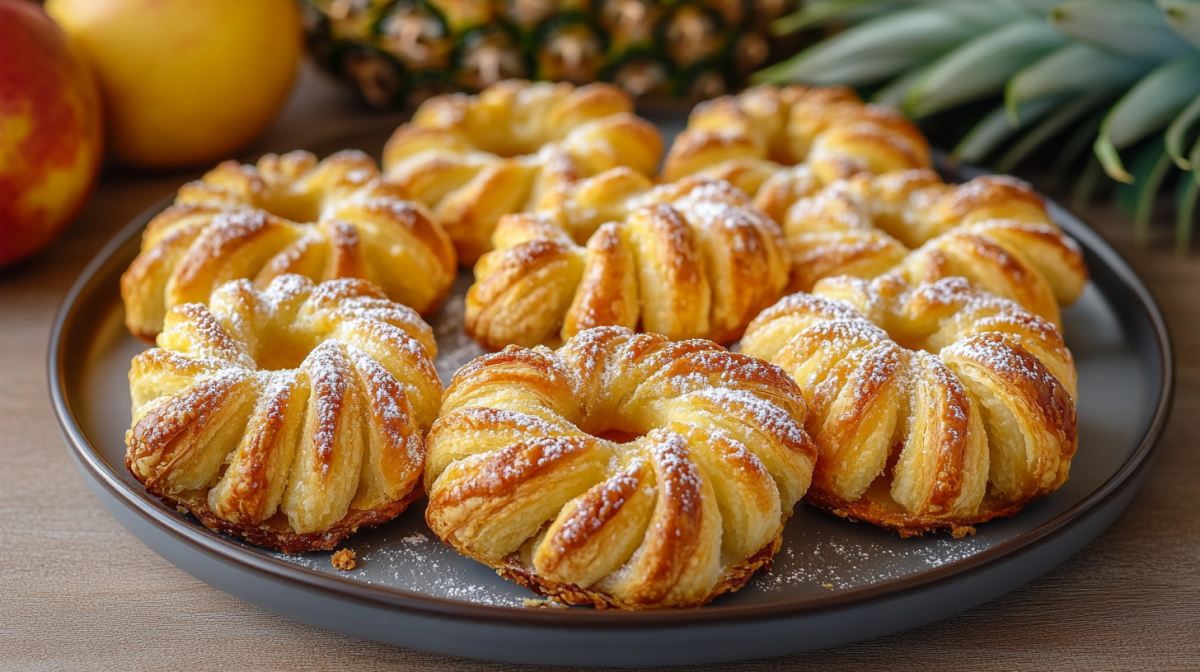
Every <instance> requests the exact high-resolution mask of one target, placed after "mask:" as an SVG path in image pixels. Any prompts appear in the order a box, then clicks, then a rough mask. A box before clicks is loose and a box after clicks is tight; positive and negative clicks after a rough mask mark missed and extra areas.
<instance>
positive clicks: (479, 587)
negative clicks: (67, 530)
mask: <svg viewBox="0 0 1200 672" xmlns="http://www.w3.org/2000/svg"><path fill="white" fill-rule="evenodd" d="M384 138H386V133H377V132H365V133H362V134H360V135H358V136H350V137H346V138H341V139H340V141H339V143H338V144H337V145H335V146H334V147H333V148H336V147H347V146H349V147H362V148H364V149H368V150H372V149H377V148H379V147H382V144H383V140H384ZM318 149H326V148H320V147H319V148H318ZM318 153H328V152H320V151H319V152H318ZM968 176H969V175H951V176H950V177H957V178H962V177H968ZM165 205H166V203H161V204H159V205H158V206H156V207H155V208H152V209H151V210H150V211H147V212H146V213H145V214H143V215H142V216H141V217H139V218H138V219H137V220H136V221H134V222H132V223H131V224H130V225H129V227H128V228H127V229H125V230H124V231H123V232H122V233H121V234H120V235H118V236H117V237H116V239H114V240H113V241H112V242H111V243H110V244H109V245H108V246H107V247H105V248H104V249H103V250H102V251H101V252H100V254H99V255H98V256H97V257H96V259H95V260H94V261H93V262H92V263H91V264H90V265H89V266H88V268H87V269H86V270H85V271H84V272H83V275H82V276H81V277H80V278H79V281H78V282H77V283H76V284H75V286H74V288H73V289H72V290H71V292H70V294H69V295H68V296H67V298H66V301H65V302H64V304H63V307H62V309H61V312H60V313H59V316H58V319H57V321H56V323H55V326H54V331H53V333H52V336H51V345H50V353H49V376H50V387H51V394H52V396H53V401H54V405H55V410H56V411H57V414H58V418H59V421H60V423H61V425H62V429H63V433H64V435H65V437H66V440H67V445H68V448H69V450H70V452H71V456H72V458H73V459H74V460H75V463H76V465H77V466H78V467H79V470H80V472H81V473H82V474H83V476H84V478H85V479H86V480H87V482H88V484H89V485H90V486H91V488H92V490H93V491H94V492H95V493H96V495H97V497H99V498H100V500H101V501H102V502H103V503H104V505H105V506H106V507H107V508H108V510H109V511H111V512H112V514H113V515H114V516H115V517H116V518H117V519H118V520H120V521H121V523H122V524H124V525H125V526H126V527H127V528H129V530H130V531H132V532H133V533H134V534H135V535H137V537H138V538H140V539H141V540H142V541H143V542H145V543H146V545H147V546H149V547H150V548H152V549H154V550H155V551H156V552H158V553H159V554H160V555H162V556H163V557H165V558H167V559H168V560H170V561H171V562H173V563H175V564H176V565H178V566H179V567H181V568H182V569H184V570H185V571H187V572H189V573H191V574H192V575H194V576H196V577H198V578H200V579H201V580H203V581H205V582H207V583H209V584H210V585H213V586H215V587H217V588H219V589H221V590H224V591H226V592H228V593H230V594H232V595H235V596H237V597H239V598H241V599H244V600H247V601H249V602H252V603H254V604H257V605H259V606H261V607H263V608H265V609H268V610H271V611H273V612H276V613H278V614H282V615H284V616H288V617H290V618H294V619H296V620H299V621H303V622H305V623H311V624H313V625H317V626H319V627H322V628H327V629H330V630H337V631H339V632H344V633H348V634H351V635H356V636H359V637H364V638H368V639H374V640H378V641H381V642H390V643H394V644H398V645H401V646H406V647H412V648H417V649H424V650H428V651H436V652H441V653H449V654H454V655H459V656H469V657H476V658H484V659H491V660H502V661H515V662H533V663H559V664H596V665H618V664H623V665H653V664H673V663H700V662H717V661H722V660H732V659H745V658H757V657H765V656H774V655H779V654H784V653H790V652H795V651H803V650H807V649H815V648H821V647H826V646H832V645H835V644H841V643H844V642H851V641H855V640H861V639H866V638H870V637H876V636H879V635H883V634H886V633H891V632H896V631H899V630H904V629H906V628H911V627H914V626H918V625H921V624H924V623H928V622H930V621H933V620H936V619H939V618H944V617H946V616H949V615H951V614H954V613H957V612H960V611H963V610H965V609H969V608H970V607H973V606H975V605H978V604H981V603H983V602H986V601H988V600H991V599H993V598H995V597H997V596H999V595H1001V594H1003V593H1005V592H1008V591H1010V590H1012V589H1014V588H1016V587H1017V586H1019V585H1021V584H1023V583H1025V582H1026V581H1029V580H1030V579H1032V578H1034V577H1036V576H1038V575H1040V574H1042V573H1044V572H1046V571H1047V570H1049V569H1050V568H1051V567H1054V566H1055V565H1057V564H1058V563H1060V562H1062V561H1063V560H1065V559H1066V558H1067V557H1068V556H1070V555H1071V554H1072V553H1074V552H1075V551H1077V550H1078V549H1079V548H1081V547H1082V546H1083V545H1084V544H1086V543H1088V542H1089V541H1090V540H1092V539H1093V538H1094V537H1095V536H1096V535H1097V534H1099V533H1100V532H1101V531H1102V530H1103V529H1104V528H1105V527H1106V526H1107V525H1108V524H1109V523H1110V522H1111V521H1112V520H1113V519H1114V518H1115V517H1116V516H1117V514H1118V513H1120V511H1121V510H1122V509H1124V508H1125V506H1126V505H1127V504H1128V502H1129V500H1130V499H1131V498H1132V497H1133V494H1134V492H1135V491H1136V490H1137V487H1138V486H1139V485H1140V483H1141V481H1142V479H1143V477H1144V475H1145V473H1146V471H1147V467H1148V466H1149V462H1150V458H1151V457H1152V455H1153V448H1154V443H1155V440H1156V439H1157V437H1158V435H1159V432H1160V431H1161V429H1162V427H1163V424H1164V423H1165V421H1166V417H1167V412H1168V409H1169V407H1170V396H1171V390H1172V363H1171V352H1170V346H1169V343H1168V340H1167V332H1166V329H1165V327H1164V325H1163V321H1162V317H1161V316H1160V315H1159V312H1158V309H1157V307H1156V306H1155V305H1154V301H1153V299H1152V298H1151V297H1150V295H1149V294H1148V292H1147V291H1146V289H1145V287H1143V285H1142V283H1141V282H1140V281H1139V280H1138V279H1137V277H1136V276H1135V275H1134V274H1133V272H1132V271H1131V270H1130V269H1129V267H1128V266H1126V265H1125V263H1124V262H1123V261H1122V260H1121V259H1120V257H1119V256H1118V255H1117V254H1116V253H1115V252H1113V250H1112V249H1111V248H1110V247H1108V245H1106V244H1105V243H1104V242H1103V241H1101V240H1100V238H1099V237H1097V236H1096V235H1095V234H1094V233H1093V232H1092V231H1091V230H1090V229H1088V228H1087V227H1086V226H1084V225H1083V224H1082V223H1081V222H1079V221H1078V220H1077V219H1075V218H1074V217H1072V216H1071V215H1069V214H1068V213H1067V212H1065V211H1064V210H1062V209H1061V208H1058V207H1056V206H1052V207H1053V214H1054V216H1055V218H1056V219H1057V220H1058V221H1059V222H1060V223H1061V224H1062V226H1063V227H1064V228H1065V229H1066V230H1067V231H1068V232H1069V233H1070V234H1071V235H1072V236H1074V237H1075V239H1076V240H1078V241H1079V242H1080V243H1081V244H1082V245H1083V247H1084V249H1085V251H1086V254H1087V262H1088V266H1089V268H1090V270H1091V274H1092V281H1091V283H1090V284H1089V285H1088V287H1087V290H1086V292H1085V293H1084V295H1083V298H1082V299H1081V300H1080V301H1079V302H1078V303H1077V304H1076V305H1074V306H1072V307H1071V308H1069V309H1067V310H1066V312H1065V314H1064V319H1065V323H1066V334H1067V343H1068V345H1069V346H1070V347H1071V349H1072V351H1073V352H1074V354H1075V357H1076V363H1077V365H1078V367H1079V390H1080V392H1079V396H1080V399H1079V407H1078V417H1079V452H1078V455H1077V456H1076V457H1075V460H1074V462H1073V464H1072V469H1071V479H1070V481H1068V482H1067V484H1066V485H1065V486H1064V487H1063V488H1062V489H1060V490H1059V491H1058V492H1056V493H1054V494H1053V495H1051V496H1049V497H1047V498H1045V499H1043V500H1041V501H1039V502H1037V503H1035V504H1033V505H1031V506H1029V507H1028V508H1026V509H1025V511H1023V512H1022V513H1021V514H1020V515H1018V516H1016V517H1015V518H1012V519H1008V520H999V521H994V522H991V523H987V524H984V525H981V526H979V532H978V534H976V535H975V536H973V537H968V538H965V539H953V538H950V537H947V536H930V537H926V538H921V539H907V540H905V539H900V538H899V537H898V536H896V535H894V534H891V533H888V532H885V531H882V530H879V529H876V528H873V527H870V526H867V525H856V524H851V523H847V522H845V521H843V520H840V519H837V518H834V517H831V516H828V515H825V514H822V513H820V512H818V511H816V510H814V509H812V508H809V507H805V506H801V507H799V508H798V511H797V515H796V516H795V517H794V518H792V520H791V521H790V522H789V523H788V525H787V529H786V533H785V535H784V545H783V549H782V550H781V551H780V553H779V555H778V556H777V557H776V559H775V562H774V568H773V570H772V571H771V572H769V573H761V574H760V575H759V576H757V577H755V578H754V579H753V580H751V582H750V583H749V584H748V585H747V586H746V587H745V588H744V589H743V590H741V591H739V592H737V593H735V594H733V595H727V596H724V597H721V598H720V599H718V600H716V601H714V602H713V603H712V604H710V605H708V606H706V607H703V608H700V609H692V610H684V611H671V612H657V613H610V612H597V611H594V610H591V609H569V610H558V609H529V608H526V607H524V606H523V599H524V598H527V597H533V595H532V594H531V593H529V592H527V591H525V590H523V589H521V588H518V587H516V586H514V585H512V584H510V583H508V582H506V581H504V580H502V579H500V578H499V577H498V576H496V575H495V574H494V573H492V572H491V571H490V570H489V569H487V568H486V567H484V566H482V565H479V564H477V563H475V562H474V561H472V560H469V559H467V558H464V557H461V556H459V555H457V554H456V553H455V552H453V551H452V550H451V549H450V548H449V547H447V546H444V545H443V544H441V543H440V542H439V541H438V540H437V539H436V538H435V537H434V536H433V535H432V534H431V533H430V532H429V531H428V529H427V528H426V527H425V523H424V519H423V506H420V505H418V506H414V507H413V508H411V509H410V510H409V511H407V512H405V513H404V514H403V515H402V516H400V517H399V518H398V519H396V520H395V521H393V522H392V523H390V524H388V525H386V526H384V527H382V528H380V529H376V530H371V531H366V532H363V533H360V534H358V535H356V536H354V537H352V538H351V539H350V540H348V542H347V543H346V544H345V546H346V547H348V548H352V549H354V550H355V551H356V553H357V554H358V559H359V567H360V568H359V569H356V570H354V571H353V572H350V573H339V572H335V571H334V570H333V568H332V567H331V565H330V558H329V554H328V553H314V554H310V555H305V556H285V555H282V554H278V553H273V552H268V551H264V550H261V549H258V548H254V547H250V546H247V545H245V544H242V543H239V542H237V541H234V540H232V539H229V538H227V537H223V536H220V535H217V534H214V533H212V532H210V531H208V530H207V529H205V528H204V527H203V526H201V525H200V524H199V523H198V522H197V521H196V520H194V519H193V518H191V517H188V516H184V515H181V514H179V513H178V512H176V511H174V510H172V509H169V508H167V507H166V506H164V505H163V504H162V503H161V502H159V501H158V500H157V499H156V498H153V497H151V496H148V495H147V494H146V492H145V490H144V489H143V488H142V487H141V486H140V485H139V484H138V483H137V482H136V481H134V480H133V478H132V477H131V476H130V475H129V473H128V472H127V471H126V470H125V467H124V462H123V459H124V451H125V446H124V442H123V438H124V432H125V430H126V429H127V428H128V426H129V424H128V423H129V408H130V403H129V392H128V382H127V377H126V375H127V372H128V368H129V361H130V358H131V357H132V356H133V355H134V354H136V353H137V352H138V351H140V350H141V349H142V348H143V347H144V346H143V345H142V344H141V343H139V342H138V341H136V340H135V339H133V338H132V337H130V336H129V335H128V334H127V333H126V332H125V329H124V327H123V325H122V320H123V313H122V308H121V304H120V297H119V293H118V278H119V277H120V274H121V272H122V271H123V270H124V269H125V267H126V266H127V265H128V264H129V262H130V261H131V260H132V259H133V257H134V256H135V255H136V253H137V248H138V241H139V234H140V232H141V230H142V228H143V226H144V225H145V223H146V222H147V221H148V220H149V219H150V218H151V217H152V216H153V215H154V214H155V213H157V212H158V211H159V210H161V209H162V208H163V207H165ZM469 282H470V278H469V276H468V275H467V274H463V275H462V276H461V277H460V278H459V282H458V284H457V285H456V291H455V293H454V295H453V296H452V297H451V298H450V299H449V301H448V302H447V304H446V306H445V307H444V308H443V309H442V311H441V312H440V313H439V314H438V315H437V316H436V317H434V318H433V320H432V322H433V324H434V326H435V329H436V332H437V338H438V342H439V346H440V348H441V350H442V352H443V355H442V357H440V358H439V362H438V366H439V370H440V372H441V374H442V377H443V379H444V380H447V381H448V380H449V378H450V376H451V375H452V374H453V372H454V370H455V369H456V368H457V367H458V366H459V365H461V364H462V363H463V362H465V361H467V360H469V359H470V358H471V357H473V356H475V355H477V354H479V350H478V349H477V348H476V346H475V345H474V344H473V343H471V342H470V341H469V339H467V338H466V337H465V336H464V335H463V334H462V328H461V327H462V297H463V294H464V292H465V291H466V287H467V286H468V285H469Z"/></svg>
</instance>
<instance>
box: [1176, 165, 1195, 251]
mask: <svg viewBox="0 0 1200 672" xmlns="http://www.w3.org/2000/svg"><path fill="white" fill-rule="evenodd" d="M1190 177H1191V179H1187V178H1188V176H1186V175H1185V176H1184V178H1185V179H1182V180H1180V181H1179V191H1178V195H1177V196H1176V201H1175V249H1176V251H1178V252H1179V253H1180V254H1183V253H1185V252H1187V251H1188V249H1189V248H1190V247H1191V246H1192V225H1193V223H1194V222H1195V220H1196V197H1197V195H1200V173H1197V172H1196V171H1194V170H1193V171H1192V172H1191V174H1190Z"/></svg>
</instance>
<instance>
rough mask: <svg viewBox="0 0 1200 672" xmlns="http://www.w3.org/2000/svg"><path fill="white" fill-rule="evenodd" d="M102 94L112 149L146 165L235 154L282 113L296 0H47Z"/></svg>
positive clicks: (294, 45)
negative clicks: (280, 110) (278, 112)
mask: <svg viewBox="0 0 1200 672" xmlns="http://www.w3.org/2000/svg"><path fill="white" fill-rule="evenodd" d="M46 10H47V11H48V12H49V13H50V15H51V16H53V17H54V18H55V19H56V20H57V21H58V22H59V23H60V24H61V25H62V27H63V28H64V29H65V30H66V31H67V34H68V35H70V36H71V38H72V39H73V40H74V41H75V43H76V44H77V45H78V46H79V47H80V48H81V50H82V51H83V52H84V54H85V55H86V56H87V58H88V60H89V61H90V62H91V65H92V68H93V70H94V71H95V73H96V78H97V81H98V83H99V86H100V92H101V95H102V97H103V99H104V106H105V115H106V118H107V122H108V143H109V149H110V151H111V152H112V153H113V154H114V155H115V156H116V157H117V158H119V159H120V160H122V161H124V162H126V163H129V164H132V165H136V166H142V167H173V166H187V165H197V164H206V163H211V162H213V161H215V160H218V159H224V158H228V157H229V156H230V155H231V154H233V153H234V152H235V151H237V150H238V149H239V148H241V147H243V146H244V145H246V144H247V143H248V142H250V141H251V140H252V139H253V138H254V137H255V136H256V135H258V134H259V133H260V132H261V131H262V130H263V128H264V127H266V125H267V124H268V123H269V122H270V121H271V119H272V118H273V117H274V116H275V113H276V112H277V111H278V110H279V108H280V106H282V105H283V103H284V101H285V100H286V98H287V95H288V92H289V91H290V90H291V87H292V81H293V79H294V78H295V74H296V68H297V66H298V65H299V62H300V56H301V54H302V52H303V30H302V26H301V23H300V13H299V9H298V7H297V6H296V3H295V0H48V2H47V3H46Z"/></svg>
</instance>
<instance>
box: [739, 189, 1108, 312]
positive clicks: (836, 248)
mask: <svg viewBox="0 0 1200 672" xmlns="http://www.w3.org/2000/svg"><path fill="white" fill-rule="evenodd" d="M794 174H795V173H794V171H793V172H792V173H791V174H788V173H783V174H780V175H777V176H776V177H773V178H772V180H780V179H783V180H790V179H792V176H794ZM810 185H811V182H810ZM781 191H783V192H785V193H787V194H789V196H787V197H782V198H780V195H779V192H778V191H775V190H772V189H770V188H767V187H764V189H763V190H761V191H760V192H759V197H758V198H757V199H756V202H757V203H758V205H759V206H760V207H763V208H766V209H767V210H768V211H770V212H772V213H774V215H775V216H777V217H780V219H779V221H780V222H782V223H783V227H784V233H785V235H786V236H787V241H788V250H789V253H790V255H791V263H792V266H791V268H792V271H791V281H790V283H789V288H790V289H791V290H793V291H797V290H799V291H808V290H810V289H811V288H812V286H813V284H814V283H815V282H816V281H817V280H819V279H821V278H824V277H830V276H836V275H854V276H858V277H865V278H870V277H874V276H877V275H879V274H880V273H884V272H889V271H890V272H894V273H898V274H900V275H901V276H903V277H904V278H905V279H907V280H908V281H909V282H910V283H912V284H920V283H926V282H932V281H934V280H938V279H940V278H943V277H950V276H961V277H965V278H967V279H969V280H970V281H971V282H973V283H974V284H976V285H977V286H979V287H981V288H983V289H985V290H987V291H989V292H991V293H993V294H996V295H997V296H1002V297H1004V298H1007V299H1012V300H1013V301H1016V302H1017V303H1020V304H1021V305H1022V306H1024V307H1025V308H1026V309H1028V310H1030V311H1031V312H1033V313H1034V314H1036V315H1038V316H1039V317H1042V318H1045V319H1047V320H1049V321H1050V322H1053V323H1054V324H1056V325H1059V324H1061V321H1060V318H1059V305H1060V304H1063V305H1067V304H1070V303H1072V302H1074V301H1075V300H1076V299H1077V298H1078V297H1079V295H1080V293H1081V292H1082V291H1083V288H1084V285H1085V284H1086V282H1087V277H1088V274H1087V266H1086V265H1085V264H1084V261H1083V254H1082V253H1081V251H1080V249H1079V246H1078V245H1076V244H1075V242H1074V241H1072V240H1071V239H1070V238H1068V237H1066V236H1065V235H1063V234H1062V232H1061V231H1059V229H1058V226H1057V225H1056V224H1054V221H1053V220H1052V219H1051V218H1050V215H1049V213H1048V212H1047V211H1046V207H1045V203H1044V202H1043V200H1042V198H1041V196H1039V195H1038V194H1037V193H1035V192H1034V191H1033V189H1032V188H1030V186H1029V185H1028V184H1026V183H1025V182H1022V181H1020V180H1018V179H1015V178H1012V177H1007V176H1002V175H988V176H984V177H978V178H975V179H973V180H971V181H970V182H966V183H964V184H961V185H948V184H945V183H944V182H942V180H941V178H939V177H938V176H937V174H936V173H934V172H933V171H931V170H908V171H901V172H895V173H889V174H886V175H879V176H871V175H866V174H859V175H856V176H854V177H852V178H850V179H847V180H838V181H836V182H834V183H832V184H830V185H828V186H826V187H823V188H820V189H812V190H811V191H808V192H806V190H804V189H800V188H789V189H787V190H781ZM792 197H795V198H794V200H793V198H792ZM776 199H779V200H776ZM780 212H782V213H783V214H782V216H780V214H779V213H780Z"/></svg>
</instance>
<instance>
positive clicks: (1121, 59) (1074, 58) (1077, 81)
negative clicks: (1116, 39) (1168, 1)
mask: <svg viewBox="0 0 1200 672" xmlns="http://www.w3.org/2000/svg"><path fill="white" fill-rule="evenodd" d="M1151 67H1153V63H1150V62H1147V61H1143V60H1138V59H1132V58H1128V57H1125V56H1119V55H1117V54H1114V53H1112V52H1109V51H1106V50H1104V49H1099V48H1097V47H1093V46H1091V45H1087V44H1069V45H1067V46H1065V47H1062V48H1061V49H1058V50H1056V51H1054V52H1053V53H1051V54H1049V55H1047V56H1045V57H1043V58H1041V59H1039V60H1038V61H1037V62H1036V63H1034V64H1032V65H1030V66H1028V67H1026V68H1025V69H1023V70H1021V71H1020V72H1018V73H1017V74H1016V75H1014V76H1013V78H1012V79H1011V80H1009V82H1008V86H1007V87H1005V90H1004V103H1005V105H1007V107H1008V111H1009V115H1010V116H1011V117H1012V119H1013V123H1016V122H1017V120H1018V119H1019V116H1018V115H1017V109H1018V107H1019V106H1020V105H1021V103H1024V102H1026V101H1029V100H1033V99H1035V98H1041V97H1043V96H1050V95H1055V94H1060V93H1068V92H1070V93H1075V92H1090V91H1098V90H1103V91H1111V90H1116V89H1123V88H1125V87H1128V86H1129V85H1130V84H1132V83H1134V82H1135V81H1137V80H1138V78H1139V77H1141V76H1142V75H1144V74H1146V72H1148V71H1149V70H1150V68H1151Z"/></svg>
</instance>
